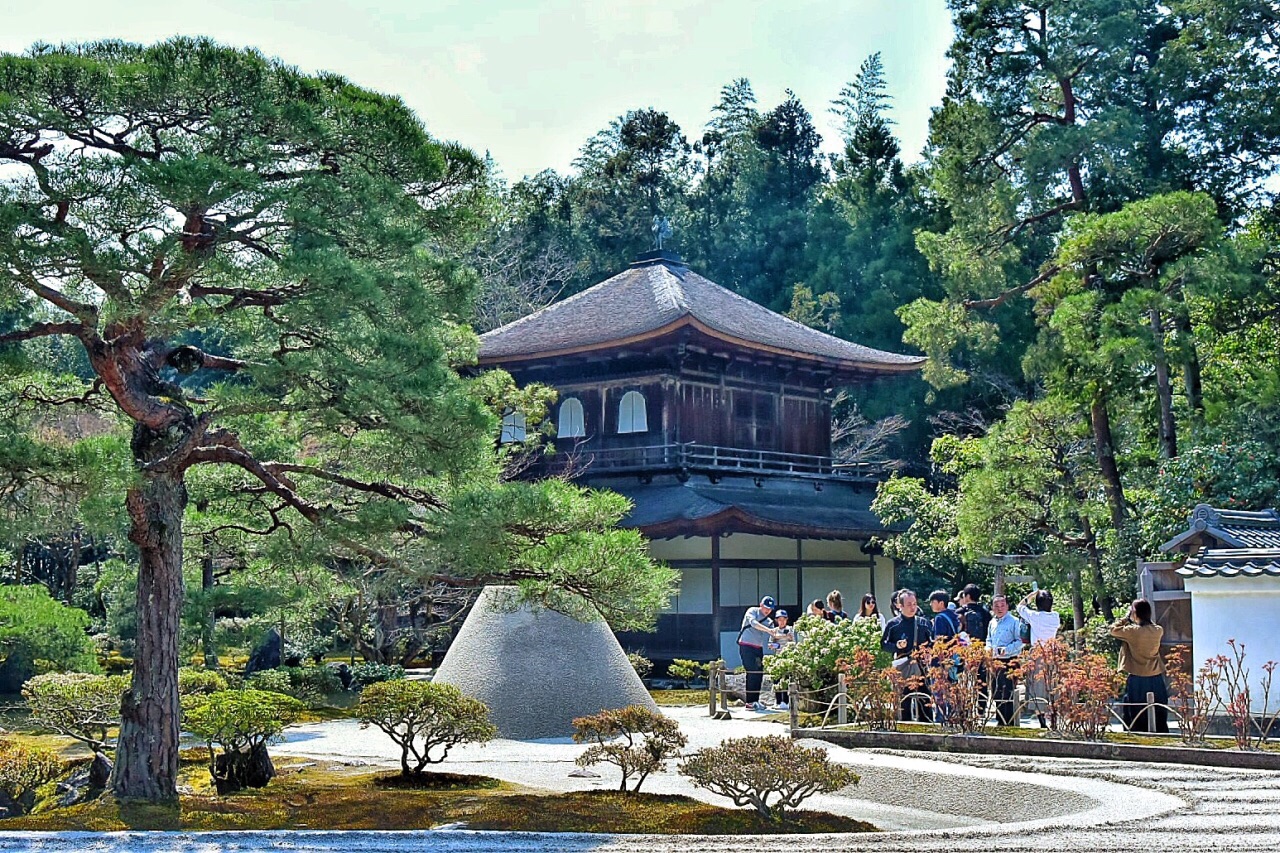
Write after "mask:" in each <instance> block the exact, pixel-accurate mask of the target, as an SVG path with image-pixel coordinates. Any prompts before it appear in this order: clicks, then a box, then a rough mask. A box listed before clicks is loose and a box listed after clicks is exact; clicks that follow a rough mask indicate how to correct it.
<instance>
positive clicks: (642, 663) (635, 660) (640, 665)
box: [627, 652, 653, 678]
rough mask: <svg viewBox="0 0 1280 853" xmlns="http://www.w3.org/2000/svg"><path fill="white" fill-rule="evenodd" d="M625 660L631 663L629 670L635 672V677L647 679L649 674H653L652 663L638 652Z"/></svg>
mask: <svg viewBox="0 0 1280 853" xmlns="http://www.w3.org/2000/svg"><path fill="white" fill-rule="evenodd" d="M627 660H628V661H629V662H630V663H631V668H632V669H634V670H635V671H636V675H638V676H640V677H641V678H648V677H649V673H651V672H653V661H651V660H649V659H648V658H647V657H645V656H644V655H642V654H640V653H639V652H632V653H631V654H629V655H627Z"/></svg>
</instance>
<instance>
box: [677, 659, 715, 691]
mask: <svg viewBox="0 0 1280 853" xmlns="http://www.w3.org/2000/svg"><path fill="white" fill-rule="evenodd" d="M710 670H711V664H709V663H699V662H698V661H696V660H687V659H685V658H676V659H675V660H673V661H672V662H671V664H670V665H669V666H668V667H667V675H669V676H671V677H672V678H678V679H680V680H681V681H682V682H684V686H685V687H688V686H689V682H691V681H693V680H694V679H697V678H706V677H707V674H708V673H709V672H710Z"/></svg>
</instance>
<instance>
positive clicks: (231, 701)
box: [183, 689, 303, 794]
mask: <svg viewBox="0 0 1280 853" xmlns="http://www.w3.org/2000/svg"><path fill="white" fill-rule="evenodd" d="M302 710H303V707H302V703H300V702H298V700H296V699H294V698H293V697H292V696H285V695H283V694H281V693H270V692H267V691H263V690H253V689H245V690H221V691H219V692H217V693H210V694H208V695H207V696H203V697H201V698H200V699H199V701H197V702H196V703H195V704H194V705H192V707H190V708H188V709H186V711H185V713H184V714H183V725H184V726H185V727H186V729H187V731H189V732H191V733H192V734H193V735H195V736H196V737H199V738H201V739H202V740H204V742H205V744H206V745H207V746H208V747H209V775H210V776H212V777H213V784H214V787H216V788H217V790H218V793H219V794H227V793H230V792H232V791H239V790H241V789H243V788H261V787H263V786H265V785H266V784H267V783H268V782H270V781H271V779H272V777H274V776H275V775H276V771H275V767H274V766H273V765H272V763H271V757H270V756H269V755H268V754H267V744H268V743H270V742H272V741H274V740H275V739H277V738H278V737H279V736H280V733H281V732H282V731H284V727H285V726H287V725H289V724H290V723H292V722H293V721H294V720H296V719H297V718H298V715H299V714H300V713H301V712H302ZM215 746H216V747H221V752H219V751H218V750H216V749H215V748H214V747H215Z"/></svg>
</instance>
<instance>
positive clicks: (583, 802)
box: [0, 750, 875, 835]
mask: <svg viewBox="0 0 1280 853" xmlns="http://www.w3.org/2000/svg"><path fill="white" fill-rule="evenodd" d="M203 752H204V751H203V750H184V751H183V754H182V765H181V769H180V771H179V786H180V788H181V790H182V791H183V792H184V793H183V795H182V797H181V799H180V801H179V802H178V803H176V804H171V805H152V804H140V803H122V802H119V801H117V800H114V799H111V798H107V797H104V798H102V799H99V800H97V801H95V802H91V803H84V804H82V805H78V806H72V807H71V808H65V809H52V810H49V811H44V812H41V813H39V814H34V815H27V816H24V817H16V818H9V819H7V820H5V821H3V824H0V826H2V827H3V828H4V829H5V830H24V831H31V830H34V831H48V832H62V831H67V830H90V831H96V832H118V831H122V830H128V829H134V830H165V831H186V832H191V831H196V832H199V831H209V830H255V829H262V830H266V829H286V830H287V829H316V830H333V829H351V830H413V829H430V828H432V827H435V826H440V825H441V824H455V823H458V824H465V825H466V826H467V827H468V828H471V829H495V830H506V831H528V832H603V833H619V832H622V833H657V834H673V833H680V834H686V833H688V834H706V835H734V834H762V833H764V834H777V833H809V832H873V831H875V827H874V826H872V825H871V824H868V823H865V822H863V821H857V820H853V819H851V818H843V817H838V816H836V815H830V814H825V813H821V812H809V811H799V812H793V813H790V814H788V816H787V820H786V821H784V822H781V823H770V822H768V821H762V820H760V819H759V818H758V817H757V816H756V814H755V812H754V811H751V810H747V809H733V808H720V807H718V806H713V805H708V804H706V803H702V802H699V801H697V800H693V799H691V798H689V797H682V796H673V795H666V794H621V793H619V792H617V791H581V792H577V793H570V794H543V793H539V792H535V791H531V790H530V789H528V788H524V787H521V786H517V785H512V784H510V783H507V782H502V781H499V780H497V779H491V778H488V777H484V776H467V775H464V774H457V773H438V774H426V775H425V777H423V778H418V779H412V778H411V779H408V780H405V779H402V777H400V775H399V774H388V773H387V772H386V771H385V770H381V771H370V770H369V769H368V768H362V767H361V768H355V767H348V766H345V765H341V764H336V763H334V762H329V761H323V760H321V761H315V760H311V759H304V758H289V757H281V756H277V757H276V758H275V764H276V769H277V771H278V772H279V775H278V776H277V777H276V778H275V779H274V780H272V782H271V784H270V785H268V786H267V787H266V788H263V789H261V790H256V791H241V792H239V793H236V794H232V795H230V796H225V797H219V796H218V795H217V794H216V793H215V792H214V791H213V788H212V785H211V784H210V780H209V772H208V768H207V766H206V764H205V763H204V762H205V761H206V760H207V755H204V754H202V753H203Z"/></svg>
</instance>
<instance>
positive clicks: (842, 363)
mask: <svg viewBox="0 0 1280 853" xmlns="http://www.w3.org/2000/svg"><path fill="white" fill-rule="evenodd" d="M683 328H692V329H695V330H697V331H699V332H701V333H702V334H704V335H706V336H707V337H709V338H714V339H715V340H718V341H721V342H723V343H726V344H732V345H734V346H738V347H742V348H743V349H750V350H755V351H757V352H767V353H770V354H772V355H780V356H785V357H786V358H794V359H799V360H801V361H810V362H814V363H816V364H821V365H824V366H827V367H832V368H835V369H837V370H843V371H851V372H856V371H861V372H869V373H910V372H912V371H916V370H920V369H921V368H922V367H924V363H925V362H926V361H927V360H928V359H926V358H925V357H923V356H904V358H907V359H909V360H907V361H902V362H883V361H858V360H854V359H839V358H832V357H830V356H825V355H818V354H815V353H810V352H800V351H797V350H790V349H786V348H784V347H775V346H771V345H769V344H762V343H760V342H758V341H752V340H746V339H744V338H739V337H736V336H734V335H729V334H726V333H724V332H722V331H720V330H719V329H716V328H713V327H711V326H708V325H707V324H706V323H703V322H702V321H701V320H699V319H698V318H696V317H693V316H690V315H686V316H684V317H681V318H679V319H678V320H675V321H673V322H671V323H667V324H666V325H665V326H659V327H658V328H656V329H652V330H650V331H648V332H643V333H641V334H638V335H632V336H630V337H626V338H617V339H615V340H610V341H600V342H598V343H593V344H584V345H582V346H574V347H564V348H561V349H553V350H545V351H543V352H531V353H517V354H513V355H501V356H484V355H482V356H480V358H479V359H478V360H477V364H478V365H480V366H481V367H497V366H500V365H504V364H512V363H515V362H525V361H534V360H537V359H544V358H557V357H559V356H566V355H579V354H582V353H588V352H598V351H600V350H607V349H614V348H616V347H622V346H630V345H632V344H637V343H643V342H645V341H651V340H655V339H657V338H661V337H664V336H665V335H669V334H671V333H672V332H676V331H679V330H680V329H683Z"/></svg>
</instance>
